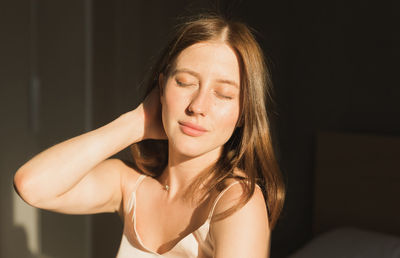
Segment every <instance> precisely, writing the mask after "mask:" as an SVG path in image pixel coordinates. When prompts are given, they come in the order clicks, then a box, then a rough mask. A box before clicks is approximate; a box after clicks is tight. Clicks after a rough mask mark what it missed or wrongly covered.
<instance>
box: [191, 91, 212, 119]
mask: <svg viewBox="0 0 400 258" xmlns="http://www.w3.org/2000/svg"><path fill="white" fill-rule="evenodd" d="M209 105H210V97H209V96H208V94H207V92H206V91H205V90H198V91H196V92H195V93H194V95H193V97H192V100H191V102H190V104H189V106H188V108H187V112H188V113H189V114H192V115H193V114H198V115H202V116H204V115H206V114H207V110H208V108H209Z"/></svg>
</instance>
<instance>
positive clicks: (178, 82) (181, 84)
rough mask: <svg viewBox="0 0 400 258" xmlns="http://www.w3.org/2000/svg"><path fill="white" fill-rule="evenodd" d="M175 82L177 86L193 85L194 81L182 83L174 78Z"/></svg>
mask: <svg viewBox="0 0 400 258" xmlns="http://www.w3.org/2000/svg"><path fill="white" fill-rule="evenodd" d="M176 84H178V86H180V87H186V86H191V85H195V84H194V83H183V82H181V81H179V80H176Z"/></svg>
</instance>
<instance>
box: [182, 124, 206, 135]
mask: <svg viewBox="0 0 400 258" xmlns="http://www.w3.org/2000/svg"><path fill="white" fill-rule="evenodd" d="M178 123H179V128H180V129H181V131H182V132H183V133H184V134H186V135H189V136H194V137H197V136H201V135H203V134H205V133H206V132H207V130H206V129H204V128H203V127H201V126H199V125H196V124H193V123H188V122H178Z"/></svg>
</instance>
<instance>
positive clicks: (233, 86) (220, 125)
mask: <svg viewBox="0 0 400 258" xmlns="http://www.w3.org/2000/svg"><path fill="white" fill-rule="evenodd" d="M160 81H161V82H160V84H161V87H162V93H161V97H160V100H161V105H162V122H163V126H164V130H165V133H166V135H167V137H168V140H169V168H168V169H169V172H170V173H169V176H168V177H169V178H170V179H169V180H168V181H170V184H172V185H173V184H174V183H175V182H171V180H172V181H175V180H174V179H173V178H171V174H172V172H173V171H175V172H176V173H174V174H176V176H177V177H178V178H179V177H180V179H177V181H180V182H176V184H177V185H183V184H184V182H183V181H186V180H182V179H183V178H182V176H183V175H185V174H186V175H185V176H184V177H185V178H186V179H189V177H191V176H188V175H187V174H188V171H192V172H193V173H192V175H193V176H194V175H196V174H197V173H198V172H199V171H200V170H201V169H203V168H205V167H206V166H207V165H210V164H211V163H212V162H214V161H216V160H217V158H218V157H219V155H220V151H221V148H222V146H223V145H224V144H225V143H226V142H227V141H228V140H229V138H230V137H231V135H232V133H233V131H234V129H235V127H236V123H237V120H238V116H239V107H240V103H239V99H240V86H239V85H240V73H239V64H238V61H237V57H236V55H235V53H234V51H233V50H232V49H231V48H230V47H229V46H228V45H227V44H225V43H223V42H201V43H197V44H194V45H192V46H190V47H188V48H186V49H184V50H183V51H182V52H181V53H180V55H179V56H178V57H177V59H176V61H175V64H174V66H173V67H172V69H171V71H170V73H169V75H168V77H166V76H163V75H162V76H161V77H160ZM185 123H192V124H195V125H197V126H200V127H202V128H204V130H205V131H197V130H192V129H191V128H190V127H189V128H188V127H187V126H185ZM183 170H184V171H185V172H186V173H184V171H183ZM179 171H181V172H179ZM164 176H165V175H164ZM172 177H173V176H172Z"/></svg>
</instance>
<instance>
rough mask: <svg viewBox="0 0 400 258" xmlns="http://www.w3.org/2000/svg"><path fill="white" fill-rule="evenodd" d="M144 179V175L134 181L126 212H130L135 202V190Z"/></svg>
mask: <svg viewBox="0 0 400 258" xmlns="http://www.w3.org/2000/svg"><path fill="white" fill-rule="evenodd" d="M145 177H146V175H143V174H142V175H140V176H139V178H138V179H137V180H136V183H135V185H134V186H133V190H132V194H131V196H130V198H129V202H128V212H130V211H131V210H132V208H133V203H134V202H135V199H136V197H135V195H136V190H137V188H138V187H139V184H140V183H141V182H142V181H143V179H144V178H145Z"/></svg>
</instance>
